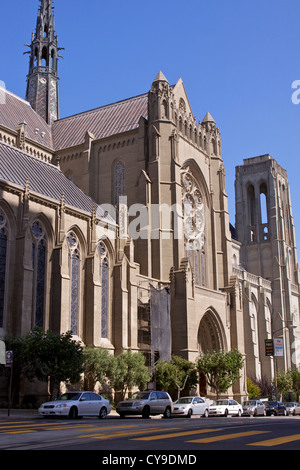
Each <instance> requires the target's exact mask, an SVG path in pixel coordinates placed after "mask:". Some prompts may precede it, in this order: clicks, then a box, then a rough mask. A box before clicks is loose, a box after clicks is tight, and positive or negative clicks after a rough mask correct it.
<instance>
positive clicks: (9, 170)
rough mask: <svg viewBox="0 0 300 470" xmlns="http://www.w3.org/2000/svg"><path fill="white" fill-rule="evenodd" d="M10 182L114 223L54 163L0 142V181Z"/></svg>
mask: <svg viewBox="0 0 300 470" xmlns="http://www.w3.org/2000/svg"><path fill="white" fill-rule="evenodd" d="M1 181H4V182H7V183H12V184H15V185H17V186H20V187H21V188H24V187H25V185H26V182H27V181H28V184H29V192H31V193H34V194H37V195H41V196H45V197H47V198H50V199H52V200H55V201H57V202H59V203H60V202H61V201H62V196H64V203H65V205H66V206H69V207H73V208H75V209H79V210H81V211H85V212H88V213H89V214H91V213H92V212H93V210H94V209H95V211H96V216H97V217H99V218H105V219H106V220H107V221H108V222H112V223H114V221H113V219H112V218H111V217H110V216H108V215H106V214H105V213H104V211H103V209H102V208H101V206H99V205H98V204H97V203H96V202H95V201H93V199H92V198H90V197H89V196H87V195H86V194H85V193H84V192H83V191H82V190H81V189H80V188H78V186H76V185H75V184H74V183H73V182H72V181H70V180H69V179H68V178H67V177H66V176H65V175H64V174H63V173H62V172H61V171H60V169H59V168H58V167H57V166H54V165H52V164H50V163H46V162H44V161H42V160H40V159H38V158H36V157H33V156H32V155H29V154H27V153H25V152H23V151H21V150H19V149H17V148H15V147H11V146H10V145H7V144H4V143H3V142H0V182H1Z"/></svg>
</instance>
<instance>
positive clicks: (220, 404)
mask: <svg viewBox="0 0 300 470" xmlns="http://www.w3.org/2000/svg"><path fill="white" fill-rule="evenodd" d="M242 413H243V407H242V405H240V404H239V403H238V402H237V401H235V400H216V401H214V402H213V403H212V404H211V405H210V407H209V416H228V415H234V416H242Z"/></svg>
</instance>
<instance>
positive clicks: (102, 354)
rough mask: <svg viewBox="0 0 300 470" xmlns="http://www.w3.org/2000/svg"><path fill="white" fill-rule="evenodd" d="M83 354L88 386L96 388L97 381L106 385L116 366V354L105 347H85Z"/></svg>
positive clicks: (89, 388)
mask: <svg viewBox="0 0 300 470" xmlns="http://www.w3.org/2000/svg"><path fill="white" fill-rule="evenodd" d="M83 356H84V379H85V381H86V388H87V389H88V390H94V388H95V385H96V383H97V382H99V383H100V385H101V386H102V387H104V386H105V385H106V384H107V382H108V377H109V375H110V371H112V369H113V367H114V356H112V355H111V354H110V353H109V351H108V350H107V349H104V348H84V350H83Z"/></svg>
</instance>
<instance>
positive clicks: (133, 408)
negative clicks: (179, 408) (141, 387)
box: [116, 391, 173, 418]
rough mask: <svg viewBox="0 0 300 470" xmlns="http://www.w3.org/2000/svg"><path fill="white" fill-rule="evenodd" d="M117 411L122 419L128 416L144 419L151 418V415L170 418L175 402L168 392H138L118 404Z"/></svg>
mask: <svg viewBox="0 0 300 470" xmlns="http://www.w3.org/2000/svg"><path fill="white" fill-rule="evenodd" d="M116 411H117V413H118V414H119V415H120V417H121V418H125V416H126V415H142V416H143V418H149V416H150V415H159V414H162V415H163V416H164V417H165V418H170V417H171V414H172V411H173V402H172V400H171V397H170V395H169V394H168V393H167V392H161V391H151V392H150V391H146V392H136V393H134V394H133V395H132V396H131V397H130V398H128V399H127V400H125V401H121V402H120V403H118V405H117V408H116Z"/></svg>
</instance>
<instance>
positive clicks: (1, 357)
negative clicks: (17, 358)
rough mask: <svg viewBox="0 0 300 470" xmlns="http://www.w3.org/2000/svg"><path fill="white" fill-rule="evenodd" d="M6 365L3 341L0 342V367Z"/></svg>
mask: <svg viewBox="0 0 300 470" xmlns="http://www.w3.org/2000/svg"><path fill="white" fill-rule="evenodd" d="M5 364H6V348H5V343H4V341H2V340H0V365H3V366H5Z"/></svg>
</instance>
